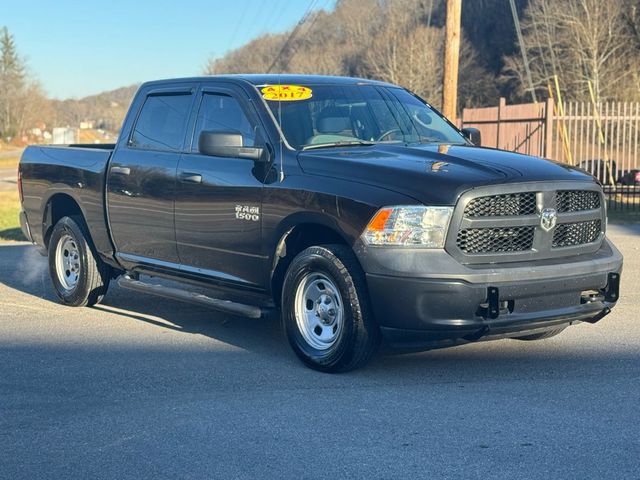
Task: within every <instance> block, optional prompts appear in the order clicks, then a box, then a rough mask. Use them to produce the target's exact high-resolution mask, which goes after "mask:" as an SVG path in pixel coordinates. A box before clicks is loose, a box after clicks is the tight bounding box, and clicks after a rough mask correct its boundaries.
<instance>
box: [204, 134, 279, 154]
mask: <svg viewBox="0 0 640 480" xmlns="http://www.w3.org/2000/svg"><path fill="white" fill-rule="evenodd" d="M242 143H243V141H242V135H241V134H240V133H238V132H234V131H229V132H219V131H218V132H211V131H206V130H205V131H203V132H201V133H200V137H199V138H198V151H199V152H200V153H201V154H203V155H210V156H212V157H230V158H246V159H249V160H254V161H256V162H266V161H267V160H268V155H265V149H264V148H262V147H243V146H242Z"/></svg>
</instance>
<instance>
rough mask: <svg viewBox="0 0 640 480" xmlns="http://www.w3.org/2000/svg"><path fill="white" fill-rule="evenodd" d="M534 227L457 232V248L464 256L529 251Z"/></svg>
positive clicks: (475, 229) (477, 229) (478, 229)
mask: <svg viewBox="0 0 640 480" xmlns="http://www.w3.org/2000/svg"><path fill="white" fill-rule="evenodd" d="M533 233H534V227H502V228H469V229H464V230H460V231H459V232H458V247H459V248H460V250H462V251H463V252H464V253H466V254H473V253H505V252H522V251H524V250H531V248H532V246H533Z"/></svg>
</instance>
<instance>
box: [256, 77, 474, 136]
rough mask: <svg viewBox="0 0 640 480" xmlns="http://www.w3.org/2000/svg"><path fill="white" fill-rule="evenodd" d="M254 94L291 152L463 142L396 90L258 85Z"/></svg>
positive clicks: (427, 109) (440, 120) (436, 117)
mask: <svg viewBox="0 0 640 480" xmlns="http://www.w3.org/2000/svg"><path fill="white" fill-rule="evenodd" d="M259 90H260V91H261V92H262V95H263V98H265V100H266V102H267V105H269V108H270V109H271V111H272V112H273V116H274V117H275V118H276V121H277V122H278V123H279V124H280V127H281V129H282V132H283V133H284V136H285V138H286V139H287V142H288V143H289V145H291V146H292V147H293V148H296V149H310V148H322V147H331V146H343V145H370V144H373V143H436V144H441V143H446V144H465V143H467V142H466V140H465V139H464V137H463V136H462V134H460V133H459V132H458V131H457V130H456V129H454V128H453V127H451V126H450V125H449V124H448V123H447V122H446V121H445V120H444V119H443V118H442V117H440V115H438V114H437V113H436V112H435V111H434V110H433V109H431V108H430V107H429V106H428V105H426V104H425V103H423V102H422V101H420V100H419V99H418V98H416V97H415V96H413V95H412V94H410V93H409V92H407V91H406V90H404V89H402V88H399V87H395V88H394V87H378V86H371V85H304V86H301V85H263V86H261V87H259ZM274 98H275V99H274ZM280 99H282V100H280Z"/></svg>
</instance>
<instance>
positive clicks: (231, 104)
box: [192, 93, 256, 151]
mask: <svg viewBox="0 0 640 480" xmlns="http://www.w3.org/2000/svg"><path fill="white" fill-rule="evenodd" d="M202 131H214V132H215V131H218V132H230V131H231V132H238V133H240V134H241V135H242V140H243V142H242V145H243V146H244V147H253V146H255V141H256V129H255V127H254V126H253V125H252V124H251V122H250V121H249V118H247V115H246V114H245V113H244V110H243V109H242V107H241V106H240V103H239V102H238V100H236V99H235V98H233V97H230V96H229V95H224V94H221V93H205V94H204V95H203V96H202V102H201V103H200V108H199V109H198V118H197V119H196V130H195V136H194V137H193V147H192V151H197V150H198V138H200V132H202Z"/></svg>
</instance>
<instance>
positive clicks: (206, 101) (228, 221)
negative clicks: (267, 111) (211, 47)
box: [175, 86, 267, 288]
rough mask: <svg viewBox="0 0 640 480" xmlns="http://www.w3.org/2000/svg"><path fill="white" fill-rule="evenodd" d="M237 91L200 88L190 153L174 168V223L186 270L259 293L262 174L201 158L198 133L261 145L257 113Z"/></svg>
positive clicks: (241, 162)
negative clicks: (236, 135)
mask: <svg viewBox="0 0 640 480" xmlns="http://www.w3.org/2000/svg"><path fill="white" fill-rule="evenodd" d="M246 99H247V97H246V94H244V92H243V91H242V90H240V89H239V88H234V87H231V86H229V87H220V88H211V87H206V88H203V89H202V90H201V91H200V92H199V99H198V102H199V105H198V106H197V107H196V108H197V116H196V121H195V127H194V132H193V137H192V141H191V150H190V151H188V152H186V153H185V154H184V155H183V156H182V157H181V159H180V163H179V165H178V174H177V183H176V204H175V224H176V242H177V246H178V256H179V258H180V263H181V265H182V266H183V268H184V269H185V270H188V271H191V272H193V273H199V274H204V275H207V276H210V277H214V278H215V279H216V280H219V281H222V282H225V283H230V284H235V285H243V286H247V287H253V288H261V287H263V285H261V282H262V281H263V278H264V268H265V265H266V262H267V258H266V256H265V255H263V254H262V252H261V243H262V242H261V240H262V238H261V234H262V232H261V224H262V188H263V182H262V180H263V178H262V177H264V174H263V173H261V172H263V170H264V169H261V168H258V167H257V165H256V163H255V162H254V161H252V160H247V159H243V158H226V157H213V156H207V155H202V154H200V153H199V151H198V138H199V136H200V132H202V131H203V130H207V131H221V132H237V133H241V134H242V138H243V146H247V147H249V146H259V145H256V143H257V142H258V143H262V140H260V138H264V136H263V135H262V134H261V133H260V132H261V129H260V127H259V126H258V121H257V117H256V114H255V113H254V111H253V109H252V107H251V106H250V104H249V102H248V101H247V100H246Z"/></svg>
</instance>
